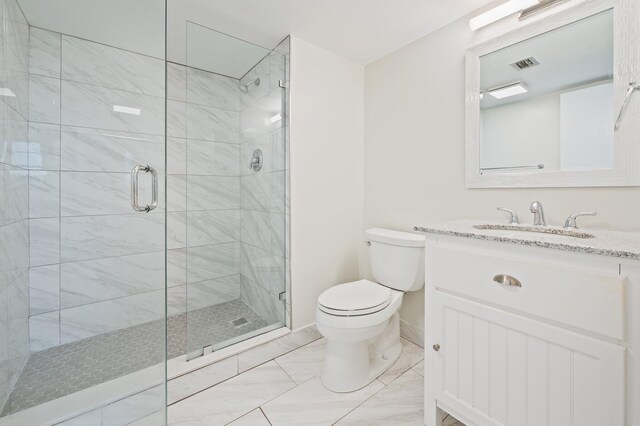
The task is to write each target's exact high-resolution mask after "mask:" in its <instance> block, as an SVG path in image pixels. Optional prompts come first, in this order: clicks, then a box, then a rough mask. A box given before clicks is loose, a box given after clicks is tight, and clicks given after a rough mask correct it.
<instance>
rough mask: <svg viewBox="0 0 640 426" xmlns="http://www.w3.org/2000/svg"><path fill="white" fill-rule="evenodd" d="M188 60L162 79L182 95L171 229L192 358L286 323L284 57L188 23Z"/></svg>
mask: <svg viewBox="0 0 640 426" xmlns="http://www.w3.org/2000/svg"><path fill="white" fill-rule="evenodd" d="M286 46H288V41H287V44H286ZM274 47H275V46H274ZM186 53H187V56H186V57H187V66H186V67H182V68H180V71H181V72H182V74H180V75H182V76H183V77H182V78H183V79H184V80H182V84H179V83H178V81H180V80H178V79H177V78H176V80H175V81H172V80H171V79H169V81H168V85H169V92H170V93H171V88H172V87H181V88H184V89H183V90H184V91H183V92H179V93H180V96H182V98H181V99H175V102H176V103H175V104H174V105H175V107H176V110H177V109H178V106H180V107H181V111H184V122H185V127H184V128H176V131H180V132H182V133H180V134H179V135H178V134H174V135H170V136H174V137H175V139H171V140H173V141H174V143H176V144H183V146H184V147H185V148H184V149H185V153H186V154H185V166H184V172H185V175H184V181H185V185H186V200H185V205H184V207H185V211H184V213H182V215H178V214H176V217H179V218H184V222H182V223H181V222H179V220H175V221H174V222H173V223H172V220H171V216H170V217H169V223H168V226H169V232H170V233H174V234H177V233H176V232H172V229H175V228H178V229H179V228H180V227H181V226H183V227H184V231H183V234H184V235H185V240H184V243H183V247H182V248H181V249H182V250H183V251H184V253H185V267H184V282H185V283H186V298H187V299H186V300H187V307H186V334H187V341H186V352H187V358H188V359H191V358H193V357H197V356H200V355H202V354H204V353H207V352H210V351H215V350H218V349H221V348H223V347H226V346H229V345H231V344H233V343H236V342H239V341H242V340H245V339H247V338H249V337H252V336H256V335H258V334H262V333H265V332H267V331H271V330H274V329H276V328H280V327H283V326H284V325H285V312H286V310H285V296H286V295H285V276H286V273H285V271H286V254H285V229H286V223H285V222H286V221H285V216H286V215H285V212H286V202H285V200H286V196H285V195H286V185H285V183H286V182H285V179H286V172H285V151H286V150H285V131H284V129H285V121H286V117H285V116H286V114H285V112H286V101H287V98H286V89H285V86H286V61H287V55H286V53H287V52H285V51H283V50H282V47H281V46H279V47H278V48H272V49H266V48H263V47H260V46H256V45H254V44H251V43H248V42H246V41H243V40H240V39H237V38H234V37H231V36H229V35H227V34H223V33H220V32H218V31H215V30H212V29H209V28H206V27H203V26H200V25H197V24H194V23H188V24H187V46H186ZM172 85H173V86H172ZM170 102H171V101H170ZM169 120H172V117H171V116H170V117H169ZM169 126H170V127H171V123H169ZM169 179H170V180H171V179H172V176H171V175H170V176H169ZM172 224H174V225H175V228H174V227H172Z"/></svg>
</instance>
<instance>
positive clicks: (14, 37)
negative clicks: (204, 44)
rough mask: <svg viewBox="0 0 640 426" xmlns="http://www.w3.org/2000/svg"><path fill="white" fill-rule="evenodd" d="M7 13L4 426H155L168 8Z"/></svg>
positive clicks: (54, 0)
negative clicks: (71, 423) (142, 423)
mask: <svg viewBox="0 0 640 426" xmlns="http://www.w3.org/2000/svg"><path fill="white" fill-rule="evenodd" d="M0 6H1V7H2V12H3V17H4V19H3V20H1V21H0V22H1V25H2V34H1V35H2V37H0V42H2V43H3V49H2V60H0V63H1V64H2V84H0V87H1V89H0V95H2V96H0V107H1V111H2V129H3V133H2V140H1V145H0V147H1V148H2V152H1V153H0V178H1V182H0V220H1V223H0V234H1V237H0V258H2V259H3V260H0V264H1V269H2V275H1V277H0V281H1V287H0V302H1V303H2V304H3V306H2V307H0V312H1V315H2V316H1V317H0V347H2V348H3V352H2V354H1V357H2V359H0V369H1V371H0V406H1V416H0V425H5V424H29V425H38V424H54V423H57V422H62V421H65V420H67V419H71V418H75V417H78V419H76V423H75V424H87V425H92V424H129V423H131V422H135V421H138V420H141V419H146V421H149V424H163V423H164V422H165V410H166V402H165V401H166V396H165V393H166V392H165V387H166V383H165V370H166V367H165V346H166V343H165V340H166V339H165V319H166V285H165V222H166V220H165V215H166V213H165V211H166V197H165V169H166V167H165V66H166V63H165V1H164V0H149V1H145V2H129V1H120V0H117V1H110V2H105V1H100V0H91V1H84V2H68V1H63V0H3V1H2V2H0Z"/></svg>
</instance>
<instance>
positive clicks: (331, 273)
mask: <svg viewBox="0 0 640 426" xmlns="http://www.w3.org/2000/svg"><path fill="white" fill-rule="evenodd" d="M363 95H364V70H363V67H362V65H359V64H356V63H354V62H352V61H349V60H347V59H345V58H342V57H340V56H337V55H336V54H334V53H331V52H328V51H326V50H324V49H321V48H319V47H317V46H314V45H312V44H309V43H307V42H305V41H303V40H301V39H299V38H296V37H295V36H293V37H292V38H291V141H292V142H291V192H290V194H291V253H292V254H291V281H292V283H293V289H292V290H291V293H292V294H291V304H292V309H293V311H292V326H293V328H300V327H303V326H305V325H307V324H311V323H313V322H315V308H316V301H317V298H318V296H319V295H320V293H322V292H323V291H324V290H325V289H327V288H329V287H331V286H333V285H335V284H339V283H343V282H347V281H349V280H355V279H357V278H358V277H359V270H358V247H359V246H360V245H362V244H363V243H362V242H363V236H362V235H363V233H362V230H363V225H362V211H363V210H362V209H363V198H362V197H363V186H362V179H363V162H362V155H363V149H364V148H363V126H364V122H363V110H362V105H363Z"/></svg>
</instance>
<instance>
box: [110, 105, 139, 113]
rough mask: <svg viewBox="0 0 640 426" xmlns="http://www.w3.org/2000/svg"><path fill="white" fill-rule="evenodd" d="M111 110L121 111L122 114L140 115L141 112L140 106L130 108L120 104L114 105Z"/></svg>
mask: <svg viewBox="0 0 640 426" xmlns="http://www.w3.org/2000/svg"><path fill="white" fill-rule="evenodd" d="M113 110H114V111H115V112H122V113H124V114H133V115H140V112H141V111H140V108H131V107H127V106H122V105H114V106H113Z"/></svg>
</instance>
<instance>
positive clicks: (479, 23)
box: [469, 0, 566, 31]
mask: <svg viewBox="0 0 640 426" xmlns="http://www.w3.org/2000/svg"><path fill="white" fill-rule="evenodd" d="M565 1H566V0H509V1H507V2H506V3H503V4H501V5H500V6H497V7H494V8H493V9H490V10H488V11H486V12H485V13H483V14H480V15H478V16H476V17H473V18H471V20H470V21H469V27H471V30H472V31H475V30H478V29H480V28H482V27H486V26H487V25H490V24H493V23H494V22H496V21H499V20H501V19H503V18H506V17H507V16H509V15H513V14H514V13H516V12H520V16H519V17H518V20H520V21H522V20H524V19H526V18H528V17H530V16H532V15H535V14H536V13H538V12H542V11H543V10H545V9H547V8H549V7H551V6H555V5H556V4H558V3H562V2H565Z"/></svg>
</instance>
